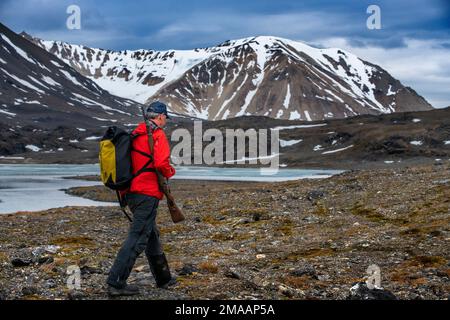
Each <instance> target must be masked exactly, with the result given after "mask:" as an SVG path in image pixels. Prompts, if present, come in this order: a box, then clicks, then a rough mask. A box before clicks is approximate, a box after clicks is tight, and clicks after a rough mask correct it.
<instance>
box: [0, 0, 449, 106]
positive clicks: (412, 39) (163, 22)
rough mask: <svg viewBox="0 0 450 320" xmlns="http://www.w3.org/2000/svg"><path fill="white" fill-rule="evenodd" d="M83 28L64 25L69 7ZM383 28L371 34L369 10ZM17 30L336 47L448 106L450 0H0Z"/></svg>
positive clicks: (90, 39)
mask: <svg viewBox="0 0 450 320" xmlns="http://www.w3.org/2000/svg"><path fill="white" fill-rule="evenodd" d="M71 4H75V5H78V6H79V7H80V9H81V30H69V29H67V27H66V20H67V18H68V16H69V15H68V14H67V13H66V9H67V7H68V6H69V5H71ZM371 4H375V5H378V6H379V7H380V9H381V29H380V30H369V29H368V28H367V26H366V20H367V18H368V17H369V14H368V13H367V12H366V10H367V8H368V6H369V5H371ZM0 22H2V23H4V24H6V25H7V26H8V27H9V28H11V29H13V30H14V31H16V32H21V31H26V32H28V33H30V34H32V35H34V36H37V37H40V38H43V39H46V40H62V41H67V42H71V43H76V44H84V45H87V46H91V47H99V48H105V49H114V50H125V49H142V48H144V49H155V50H167V49H192V48H196V47H206V46H212V45H215V44H218V43H221V42H223V41H225V40H227V39H238V38H243V37H249V36H256V35H272V36H279V37H284V38H289V39H292V40H300V41H304V42H306V43H308V44H311V45H314V46H319V47H340V48H343V49H346V50H348V51H350V52H353V53H355V54H356V55H358V56H359V57H361V58H363V59H365V60H368V61H370V62H373V63H375V64H378V65H380V66H382V67H383V68H384V69H386V70H387V71H388V72H390V73H391V74H392V75H393V76H394V77H396V78H398V79H399V80H400V81H401V82H402V83H403V84H405V85H408V86H411V87H412V88H414V89H415V90H416V91H417V92H418V93H419V94H421V95H423V96H424V97H425V98H426V99H427V100H428V101H429V102H430V103H431V104H432V105H433V106H435V107H445V106H449V105H450V0H420V1H419V0H384V1H376V0H370V1H366V0H341V1H336V0H335V1H330V0H311V1H307V0H303V1H299V0H290V1H287V0H238V1H236V0H227V1H224V0H221V1H212V0H210V1H207V0H189V1H179V0H161V1H160V0H146V1H145V0H136V1H111V0H109V1H103V0H96V1H93V0H69V1H66V0H0Z"/></svg>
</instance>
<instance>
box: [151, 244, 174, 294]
mask: <svg viewBox="0 0 450 320" xmlns="http://www.w3.org/2000/svg"><path fill="white" fill-rule="evenodd" d="M147 259H148V263H149V265H150V270H151V272H152V274H153V278H155V281H156V286H157V287H158V288H163V289H167V288H168V287H169V286H171V285H174V284H176V279H175V278H172V276H171V274H170V269H169V264H168V263H167V259H166V255H165V254H164V253H163V254H160V255H155V256H148V257H147Z"/></svg>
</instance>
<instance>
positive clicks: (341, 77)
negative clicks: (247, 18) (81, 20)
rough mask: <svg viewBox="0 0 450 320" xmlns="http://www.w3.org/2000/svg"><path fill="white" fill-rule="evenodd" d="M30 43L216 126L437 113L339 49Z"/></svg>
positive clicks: (260, 40)
mask: <svg viewBox="0 0 450 320" xmlns="http://www.w3.org/2000/svg"><path fill="white" fill-rule="evenodd" d="M24 36H25V37H27V38H28V39H30V40H32V41H34V42H35V43H36V44H38V45H39V46H41V47H42V48H45V49H46V50H47V51H48V52H50V53H52V54H54V55H56V56H57V57H59V58H60V59H61V60H63V61H64V62H66V63H67V64H68V65H70V66H72V67H73V68H74V69H76V70H77V71H78V72H80V73H81V74H82V75H84V76H86V77H88V78H90V79H92V80H93V81H95V82H96V83H97V84H98V85H99V86H101V87H102V88H104V89H106V90H108V91H109V92H111V93H112V94H115V95H117V96H121V97H124V98H128V99H133V100H136V101H139V102H141V103H147V102H149V101H151V100H154V99H159V100H162V101H165V102H167V103H168V105H169V107H170V108H171V110H172V111H174V112H178V113H181V114H186V115H191V116H196V117H200V118H204V119H210V120H220V119H227V118H230V117H236V116H241V115H264V116H268V117H272V118H279V119H291V120H293V119H296V120H298V119H300V120H307V121H311V120H322V119H327V118H345V117H349V116H354V115H359V114H380V113H392V112H402V111H420V110H430V109H432V107H431V105H430V104H429V103H428V102H427V101H426V100H425V99H424V98H423V97H421V96H419V95H418V94H417V93H416V92H415V91H414V90H413V89H411V88H409V87H405V86H403V85H402V84H401V83H400V82H399V81H398V80H396V79H394V78H393V77H392V76H391V75H389V73H388V72H386V71H385V70H383V69H382V68H381V67H379V66H376V65H374V64H371V63H369V62H366V61H363V60H361V59H359V58H358V57H357V56H355V55H353V54H351V53H349V52H347V51H344V50H341V49H337V48H330V49H319V48H314V47H311V46H308V45H306V44H304V43H301V42H296V41H292V40H288V39H282V38H276V37H265V36H260V37H252V38H245V39H240V40H235V41H226V42H224V43H222V44H220V45H218V46H215V47H210V48H202V49H194V50H170V51H153V50H137V51H128V50H127V51H111V50H102V49H92V48H88V47H84V46H79V45H71V44H68V43H64V42H57V41H44V40H40V39H36V38H31V37H30V36H28V35H26V34H24Z"/></svg>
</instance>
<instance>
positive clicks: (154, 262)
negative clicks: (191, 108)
mask: <svg viewBox="0 0 450 320" xmlns="http://www.w3.org/2000/svg"><path fill="white" fill-rule="evenodd" d="M144 116H145V117H146V118H147V119H148V120H149V123H150V126H151V129H152V132H153V152H152V155H153V161H152V162H151V163H150V164H149V165H148V167H147V168H148V170H146V171H145V172H143V173H141V174H140V175H138V176H136V177H135V178H134V179H133V180H132V182H131V186H130V188H129V190H128V191H127V193H126V194H125V195H124V197H125V200H126V202H127V204H128V207H129V208H130V210H131V211H132V212H133V216H134V219H133V222H132V224H131V227H130V229H129V232H128V236H127V238H126V240H125V242H124V243H123V244H122V247H121V248H120V250H119V252H118V253H117V257H116V260H115V261H114V264H113V266H112V268H111V270H110V273H109V276H108V279H107V284H108V294H109V295H111V296H120V295H135V294H139V288H138V287H137V286H135V285H129V284H127V283H126V281H127V279H128V277H129V275H130V273H131V270H132V268H133V266H134V263H135V262H136V259H137V257H138V256H139V255H140V254H141V253H142V252H143V251H144V250H145V255H146V256H147V260H148V263H149V265H150V270H151V272H152V274H153V277H154V278H155V281H156V285H157V286H158V287H160V288H167V287H168V286H170V285H172V284H175V283H176V280H175V279H174V278H172V276H171V274H170V270H169V265H168V263H167V259H166V256H165V255H164V252H163V249H162V246H161V242H160V239H159V231H158V228H157V226H156V209H157V208H158V204H159V200H161V199H162V198H163V193H162V192H161V191H160V188H159V185H158V179H157V175H156V173H155V169H156V170H158V171H159V172H160V173H161V174H162V175H163V176H164V177H165V178H170V177H172V176H173V175H174V174H175V169H174V168H173V167H172V166H171V165H170V163H169V159H170V148H169V143H168V141H167V138H166V135H165V133H164V131H163V129H162V128H163V127H164V126H165V125H166V121H167V119H169V116H168V114H167V107H166V105H165V104H164V103H161V102H159V101H155V102H153V103H151V104H150V105H149V106H148V107H146V108H145V109H144ZM133 134H135V135H137V137H136V138H134V140H133V149H132V152H131V159H132V169H133V174H135V173H136V172H137V171H138V170H139V169H141V168H142V167H143V166H145V164H146V163H147V161H148V157H147V156H145V154H149V153H150V146H149V140H148V139H149V138H148V135H147V127H146V123H145V122H142V123H140V124H139V125H138V127H137V128H136V129H135V130H134V131H133Z"/></svg>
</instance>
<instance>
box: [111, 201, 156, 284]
mask: <svg viewBox="0 0 450 320" xmlns="http://www.w3.org/2000/svg"><path fill="white" fill-rule="evenodd" d="M126 200H127V202H128V207H129V208H130V210H131V211H132V212H133V223H132V224H131V226H130V230H129V232H128V236H127V239H126V240H125V242H124V243H123V244H122V247H121V248H120V250H119V252H118V253H117V257H116V260H115V261H114V264H113V266H112V268H111V270H110V272H109V276H108V280H107V281H106V282H107V284H109V285H111V286H113V287H116V288H123V287H124V286H125V285H126V281H127V279H128V277H129V276H130V273H131V270H132V268H133V266H134V263H135V262H136V259H137V257H138V256H139V255H140V254H141V253H142V252H143V251H144V250H145V254H146V256H147V257H149V256H153V255H159V254H162V253H163V250H162V246H161V242H160V240H159V230H158V227H157V226H156V214H157V211H156V209H157V208H158V204H159V199H157V198H155V197H150V196H147V195H143V194H135V193H130V194H127V195H126Z"/></svg>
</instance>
